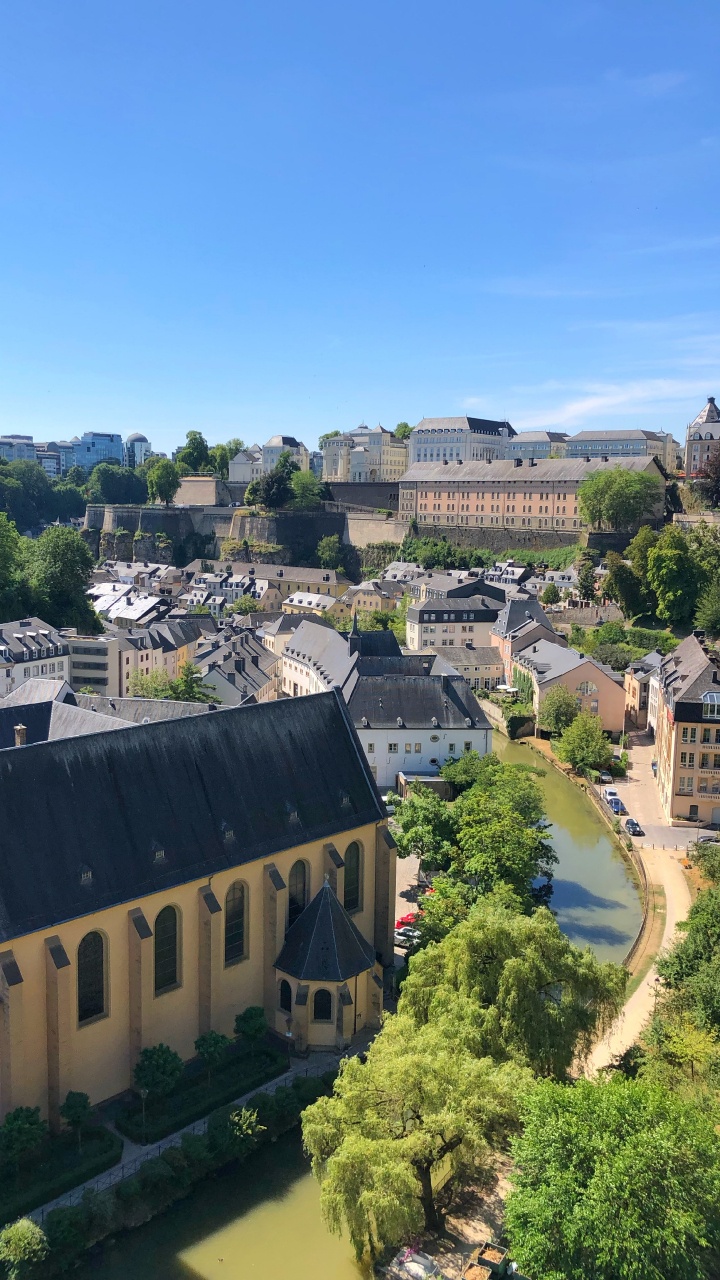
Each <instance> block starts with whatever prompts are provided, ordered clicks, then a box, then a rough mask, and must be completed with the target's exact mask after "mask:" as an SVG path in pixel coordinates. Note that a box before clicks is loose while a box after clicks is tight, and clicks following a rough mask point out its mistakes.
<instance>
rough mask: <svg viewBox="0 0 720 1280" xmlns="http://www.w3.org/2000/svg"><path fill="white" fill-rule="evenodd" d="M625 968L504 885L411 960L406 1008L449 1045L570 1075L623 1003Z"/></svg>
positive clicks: (545, 1071)
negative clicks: (606, 960)
mask: <svg viewBox="0 0 720 1280" xmlns="http://www.w3.org/2000/svg"><path fill="white" fill-rule="evenodd" d="M626 983H627V974H626V972H625V970H624V969H623V968H622V966H621V965H616V964H601V963H600V962H599V961H598V960H597V958H596V957H595V955H594V954H593V952H592V951H591V949H590V948H589V947H586V948H585V949H584V950H582V951H581V950H580V948H579V947H575V946H573V944H572V943H571V942H570V941H569V939H568V938H567V937H566V936H565V934H564V933H563V932H562V930H561V929H560V926H559V925H558V923H557V920H556V919H555V917H554V916H553V914H552V912H550V911H548V910H547V908H546V907H540V908H539V910H537V911H536V912H534V913H533V914H532V915H530V916H527V915H521V914H519V913H518V911H517V910H516V909H514V908H513V906H512V900H511V898H510V897H509V896H508V895H507V893H506V891H505V890H503V891H501V892H500V893H499V894H497V893H496V894H491V895H490V896H488V897H487V898H483V899H480V901H479V902H477V903H476V905H475V906H474V907H473V908H472V910H471V911H470V912H469V914H468V917H467V919H466V920H465V921H464V922H463V923H461V924H458V925H457V926H456V928H454V929H453V930H452V931H451V932H450V933H448V935H447V937H446V938H444V939H443V941H442V942H439V943H438V945H437V946H435V947H428V948H427V949H426V950H424V951H418V952H417V954H416V955H414V956H413V957H412V959H411V961H410V971H409V974H408V976H407V978H406V979H405V982H404V983H403V987H402V993H401V997H400V1001H399V1004H398V1013H399V1014H404V1015H406V1016H408V1017H409V1018H410V1019H411V1020H412V1023H413V1024H414V1025H415V1026H416V1027H425V1026H432V1027H433V1028H435V1029H436V1030H438V1031H439V1032H440V1035H441V1038H442V1039H443V1040H444V1041H445V1043H446V1044H447V1045H448V1047H449V1048H452V1047H453V1045H454V1046H455V1048H456V1049H458V1050H459V1049H460V1048H461V1047H464V1048H466V1049H468V1050H470V1051H471V1052H472V1053H473V1054H474V1055H475V1056H476V1057H478V1058H483V1057H486V1056H489V1057H492V1058H494V1059H495V1060H496V1061H502V1060H504V1059H515V1060H517V1061H518V1062H520V1063H522V1064H523V1065H527V1066H530V1067H531V1068H532V1070H533V1071H534V1072H536V1073H537V1074H540V1075H554V1076H556V1077H558V1078H564V1076H565V1074H566V1073H567V1072H568V1071H569V1069H570V1066H571V1065H572V1063H573V1061H574V1060H575V1059H576V1058H577V1057H581V1058H582V1057H584V1056H586V1055H587V1054H588V1053H589V1052H590V1049H591V1048H592V1046H593V1043H594V1041H595V1038H596V1036H597V1035H598V1034H601V1033H602V1032H603V1031H604V1030H606V1029H607V1028H608V1027H609V1026H610V1025H611V1024H612V1022H613V1020H614V1019H615V1017H616V1016H617V1014H618V1012H619V1010H620V1008H621V1007H622V1003H623V999H624V994H625V986H626Z"/></svg>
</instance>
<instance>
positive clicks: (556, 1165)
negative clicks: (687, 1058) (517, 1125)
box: [506, 1078, 720, 1280]
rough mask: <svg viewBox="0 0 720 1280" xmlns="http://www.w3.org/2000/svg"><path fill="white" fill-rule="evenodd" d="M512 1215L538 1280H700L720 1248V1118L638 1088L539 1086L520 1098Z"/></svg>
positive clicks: (514, 1244)
mask: <svg viewBox="0 0 720 1280" xmlns="http://www.w3.org/2000/svg"><path fill="white" fill-rule="evenodd" d="M522 1112H523V1120H524V1128H523V1132H522V1135H521V1136H520V1137H519V1138H517V1139H515V1141H514V1142H513V1145H512V1150H513V1156H514V1161H515V1165H516V1170H517V1172H516V1173H515V1175H514V1177H513V1179H512V1181H513V1184H514V1186H513V1190H512V1192H511V1194H510V1196H509V1198H508V1201H507V1205H506V1229H507V1233H508V1236H509V1239H510V1245H511V1248H512V1252H513V1256H514V1257H515V1258H516V1259H517V1261H518V1263H519V1264H520V1266H521V1267H522V1270H523V1271H525V1272H527V1274H528V1275H531V1276H533V1277H534V1278H535V1280H577V1277H579V1276H587V1277H590V1276H592V1277H593V1280H634V1278H635V1277H636V1276H639V1275H642V1276H646V1277H648V1280H665V1277H669V1276H672V1277H673V1278H674V1280H697V1277H703V1276H705V1277H707V1276H709V1275H710V1274H711V1261H710V1259H709V1258H708V1254H707V1250H708V1248H711V1249H712V1248H717V1246H718V1244H719V1243H720V1216H719V1211H718V1192H720V1139H719V1138H718V1135H717V1133H716V1132H715V1129H714V1127H713V1120H714V1116H713V1115H712V1114H709V1113H708V1112H707V1111H704V1110H703V1108H702V1107H700V1106H698V1105H697V1104H695V1103H694V1102H689V1101H687V1100H685V1099H683V1098H681V1097H679V1096H676V1095H673V1094H672V1093H670V1092H669V1091H667V1090H665V1089H661V1088H658V1087H657V1086H656V1085H649V1084H646V1083H644V1082H643V1081H639V1080H622V1079H617V1078H616V1079H613V1080H611V1081H603V1082H601V1083H591V1082H590V1081H588V1080H579V1081H578V1082H577V1084H576V1085H575V1086H574V1088H571V1089H568V1088H564V1087H562V1086H560V1085H557V1084H554V1083H552V1082H550V1081H543V1082H542V1083H540V1084H539V1085H538V1086H537V1088H536V1089H535V1090H533V1091H532V1092H530V1093H527V1094H526V1095H525V1096H524V1098H523V1103H522Z"/></svg>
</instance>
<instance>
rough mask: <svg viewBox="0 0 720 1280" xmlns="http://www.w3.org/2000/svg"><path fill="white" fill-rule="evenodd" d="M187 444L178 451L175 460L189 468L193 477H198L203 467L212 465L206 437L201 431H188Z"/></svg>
mask: <svg viewBox="0 0 720 1280" xmlns="http://www.w3.org/2000/svg"><path fill="white" fill-rule="evenodd" d="M185 441H186V443H185V444H184V445H183V447H182V449H178V451H177V453H176V455H175V458H176V461H177V462H182V463H184V465H185V466H186V467H189V468H190V470H191V472H192V474H193V475H197V474H198V472H199V471H200V469H201V468H202V467H206V466H208V465H209V463H210V450H209V449H208V443H207V440H206V439H205V437H204V435H203V434H202V432H200V431H188V433H187V435H186V437H185Z"/></svg>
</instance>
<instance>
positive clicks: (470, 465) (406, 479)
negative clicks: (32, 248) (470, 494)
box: [400, 442, 660, 485]
mask: <svg viewBox="0 0 720 1280" xmlns="http://www.w3.org/2000/svg"><path fill="white" fill-rule="evenodd" d="M568 443H569V442H568ZM518 462H519V463H520V466H517V463H518ZM613 467H622V468H623V469H624V470H625V471H649V472H650V474H651V475H652V474H656V475H660V471H659V468H658V467H657V465H656V463H655V461H654V459H653V458H649V457H644V456H643V457H632V458H627V457H618V458H615V457H609V458H608V461H607V462H604V461H603V459H602V458H592V459H591V460H590V462H586V461H585V459H584V458H543V459H542V461H540V462H536V463H535V465H534V466H532V467H531V466H530V465H529V464H528V463H527V462H525V461H524V460H523V459H522V458H508V459H497V460H496V461H495V462H460V463H458V462H448V464H447V466H446V465H445V464H444V463H442V462H414V463H413V465H412V466H411V467H409V468H408V470H407V471H406V472H405V474H404V475H403V476H401V477H400V483H401V484H405V483H411V482H415V483H416V484H420V483H423V484H424V483H427V482H429V483H432V482H433V481H435V480H442V481H443V482H444V483H445V484H468V483H472V482H475V483H477V482H479V483H481V484H488V485H489V484H493V483H497V484H505V483H507V482H508V481H514V482H515V483H516V484H518V485H527V484H528V483H529V482H530V481H532V482H533V484H565V483H570V482H572V483H575V481H577V482H579V481H581V480H584V479H585V476H586V475H590V474H591V473H592V472H593V471H607V470H608V469H612V468H613Z"/></svg>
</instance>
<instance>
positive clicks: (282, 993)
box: [278, 978, 292, 1013]
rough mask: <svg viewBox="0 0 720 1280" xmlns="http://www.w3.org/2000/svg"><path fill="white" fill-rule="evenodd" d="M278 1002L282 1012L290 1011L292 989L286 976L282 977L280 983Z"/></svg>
mask: <svg viewBox="0 0 720 1280" xmlns="http://www.w3.org/2000/svg"><path fill="white" fill-rule="evenodd" d="M278 1004H279V1005H280V1008H281V1009H282V1011H283V1013H292V991H291V989H290V983H289V982H288V980H287V978H283V980H282V982H281V983H280V990H279V993H278Z"/></svg>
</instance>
